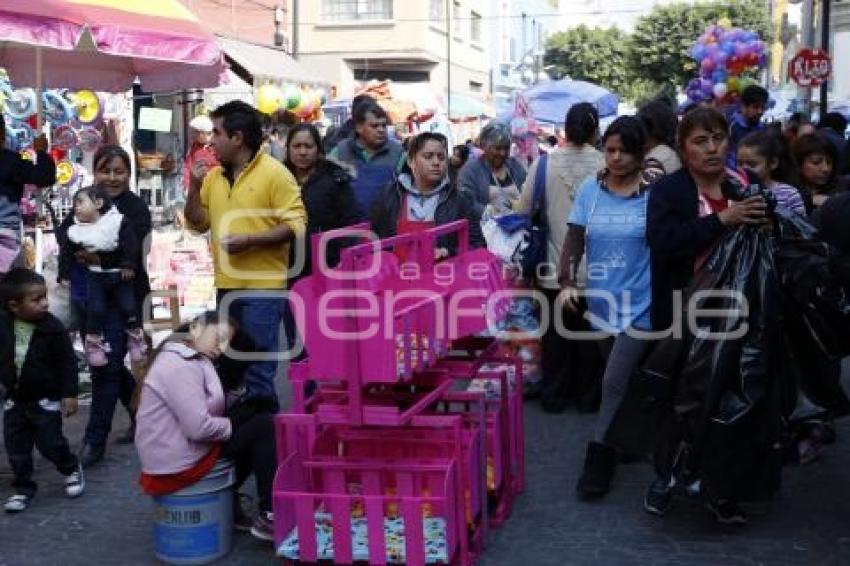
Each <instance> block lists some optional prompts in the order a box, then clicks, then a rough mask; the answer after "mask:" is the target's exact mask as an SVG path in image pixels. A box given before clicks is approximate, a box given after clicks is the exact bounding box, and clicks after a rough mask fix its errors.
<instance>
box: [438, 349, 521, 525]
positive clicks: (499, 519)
mask: <svg viewBox="0 0 850 566" xmlns="http://www.w3.org/2000/svg"><path fill="white" fill-rule="evenodd" d="M446 363H451V364H453V365H454V366H455V368H456V370H457V373H454V374H453V376H454V378H455V379H458V380H462V381H463V382H465V383H466V384H468V383H471V382H472V381H474V380H487V381H488V382H494V383H495V384H496V385H495V387H494V388H493V389H495V390H499V389H502V388H507V387H509V385H508V383H509V378H508V372H507V371H505V370H504V368H501V369H499V370H495V371H481V370H472V373H467V372H469V371H470V370H469V368H462V364H463V362H446ZM471 376H480V377H474V378H473V377H471ZM473 399H479V400H481V402H482V403H483V405H484V407H485V413H484V444H485V453H484V458H485V460H484V462H485V489H486V494H487V503H488V505H489V513H488V514H489V516H490V526H492V527H498V526H500V525H501V524H502V523H503V522H504V521H505V520H506V519H507V518H508V517H509V516H510V514H511V511H512V509H513V500H514V496H515V494H516V470H517V467H516V466H514V463H513V462H512V454H511V439H512V433H511V425H512V423H511V420H510V416H511V410H510V408H509V405H510V399H509V397H508V396H504V397H497V396H493V395H490V396H487V395H486V393H485V392H484V391H463V392H458V391H452V392H449V393H447V394H446V395H444V396H443V398H441V400H440V402H439V403H437V404H436V405H435V406H434V408H433V409H432V411H433V413H429V414H440V415H463V416H466V415H468V414H469V412H470V409H471V407H472V405H471V403H470V401H471V400H473Z"/></svg>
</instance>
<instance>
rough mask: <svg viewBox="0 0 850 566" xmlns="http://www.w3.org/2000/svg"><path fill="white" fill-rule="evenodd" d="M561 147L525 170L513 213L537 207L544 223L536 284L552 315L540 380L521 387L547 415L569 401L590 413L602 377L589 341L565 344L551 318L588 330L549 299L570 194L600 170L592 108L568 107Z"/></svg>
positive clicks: (554, 283) (557, 289) (555, 292)
mask: <svg viewBox="0 0 850 566" xmlns="http://www.w3.org/2000/svg"><path fill="white" fill-rule="evenodd" d="M564 127H565V131H566V134H567V143H566V145H565V146H564V147H559V148H558V149H556V150H555V151H553V152H552V153H551V154H549V155H548V156H547V158H546V159H545V160H544V159H538V160H537V161H536V162H535V163H534V164H533V165H532V166H531V169H530V170H529V172H528V177H527V179H526V182H525V185H524V186H523V189H522V194H521V195H520V201H519V204H518V206H517V212H519V213H523V214H528V213H530V212H531V211H532V209H533V208H534V207H535V205H536V206H540V207H541V208H542V210H543V213H544V219H545V222H546V240H547V242H546V246H547V252H546V258H545V262H546V265H545V266H544V267H542V268H541V270H540V271H541V273H540V276H539V277H538V278H537V284H538V286H539V288H540V290H541V291H542V293H543V295H544V296H545V298H546V308H548V309H549V312H550V313H551V314H552V316H551V317H549V326H548V327H547V328H546V329H545V330H546V331H545V334H544V335H543V360H542V378H541V380H540V382H539V383H538V384H537V385H536V387H534V386H531V387H529V388H528V389H527V393H528V396H529V397H532V396H537V395H539V396H540V398H541V404H542V406H543V409H544V410H545V411H547V412H561V411H563V410H564V409H565V408H566V406H567V403H568V402H569V400H571V399H574V398H575V399H576V400H577V403H578V407H579V410H582V411H593V410H595V409H596V407H597V405H598V404H599V396H600V382H601V378H602V358H601V356H600V355H599V353H598V351H597V350H596V348H595V347H594V345H593V344H592V343H589V342H575V341H571V340H567V339H566V337H565V336H562V335H561V334H560V333H558V332H557V328H556V325H555V319H556V317H560V320H559V322H560V323H561V324H560V325H561V326H562V327H564V328H568V329H570V330H576V331H579V330H588V329H589V327H588V326H587V323H586V322H585V321H584V320H582V318H581V315H580V314H574V313H569V312H565V311H564V310H563V309H557V310H556V309H555V298H556V297H557V296H558V293H559V292H560V286H559V285H558V273H560V270H561V249H562V246H563V243H564V237H565V236H566V234H567V222H566V220H567V217H568V216H569V214H570V210H571V209H572V207H573V202H574V201H575V197H576V190H577V189H578V186H579V184H581V182H582V181H584V180H585V179H586V178H587V177H592V176H594V175H596V173H597V172H598V171H599V170H600V169H601V168H602V166H603V163H604V162H603V159H602V153H600V152H599V151H598V150H597V149H596V148H595V147H594V144H595V143H596V140H597V138H598V132H599V114H598V113H597V111H596V108H594V107H593V105H592V104H588V103H584V102H582V103H579V104H575V105H573V106H572V107H571V108H570V110H569V112H568V113H567V117H566V121H565V124H564ZM541 163H545V169H546V170H545V171H544V172H542V183H543V191H542V193H543V195H542V199H540V201H542V202H539V203H535V202H534V199H535V195H534V185H535V181H536V180H537V178H538V176H539V174H538V167H539V166H540V164H541Z"/></svg>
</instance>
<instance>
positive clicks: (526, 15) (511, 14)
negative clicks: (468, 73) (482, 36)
mask: <svg viewBox="0 0 850 566" xmlns="http://www.w3.org/2000/svg"><path fill="white" fill-rule="evenodd" d="M569 1H570V0H567V2H566V3H569ZM562 3H564V2H563V0H561V1H559V0H490V12H491V14H492V15H493V17H492V18H491V20H490V30H491V36H492V37H493V38H494V41H493V49H492V50H491V52H490V59H491V81H492V88H493V103H494V105H495V106H496V107H497V108H504V107H505V106H506V105H509V104H510V101H511V100H512V99H513V94H514V93H515V92H516V91H518V90H522V89H523V88H526V87H527V86H529V85H531V84H533V83H535V82H537V81H538V80H545V78H546V77H545V70H544V69H543V53H544V51H545V49H546V39H547V38H548V36H549V35H551V34H552V33H554V32H555V31H557V30H558V28H559V25H560V23H561V21H560V12H559V9H560V4H562Z"/></svg>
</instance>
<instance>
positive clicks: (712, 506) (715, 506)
mask: <svg viewBox="0 0 850 566" xmlns="http://www.w3.org/2000/svg"><path fill="white" fill-rule="evenodd" d="M707 506H708V510H709V511H711V512H712V513H714V518H715V519H716V520H717V522H718V523H720V524H721V525H746V524H747V514H746V513H744V510H743V509H741V508H740V507H738V504H737V503H735V502H734V501H730V500H729V499H721V500H719V501H709V502H708V505H707Z"/></svg>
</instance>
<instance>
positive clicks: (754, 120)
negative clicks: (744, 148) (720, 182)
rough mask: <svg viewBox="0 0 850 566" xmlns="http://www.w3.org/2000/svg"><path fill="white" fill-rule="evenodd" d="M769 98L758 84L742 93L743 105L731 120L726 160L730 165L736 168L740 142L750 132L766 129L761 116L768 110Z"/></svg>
mask: <svg viewBox="0 0 850 566" xmlns="http://www.w3.org/2000/svg"><path fill="white" fill-rule="evenodd" d="M769 99H770V95H769V94H768V93H767V91H766V90H765V89H764V88H762V87H760V86H758V85H750V86H748V87H746V88H745V89H744V91H743V92H742V93H741V106H740V108H739V109H738V110H736V111H735V112H734V113H733V114H732V117H731V118H730V120H729V124H730V126H729V154H728V158H727V160H726V161H727V165H729V167H733V168H734V167H735V166H736V164H737V154H738V142H739V141H741V139H742V138H743V137H744V136H746V135H747V134H749V133H750V132H757V131H759V130H762V129H764V127H765V126H764V124H762V123H761V117H762V116H764V112H765V110H767V101H768V100H769Z"/></svg>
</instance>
